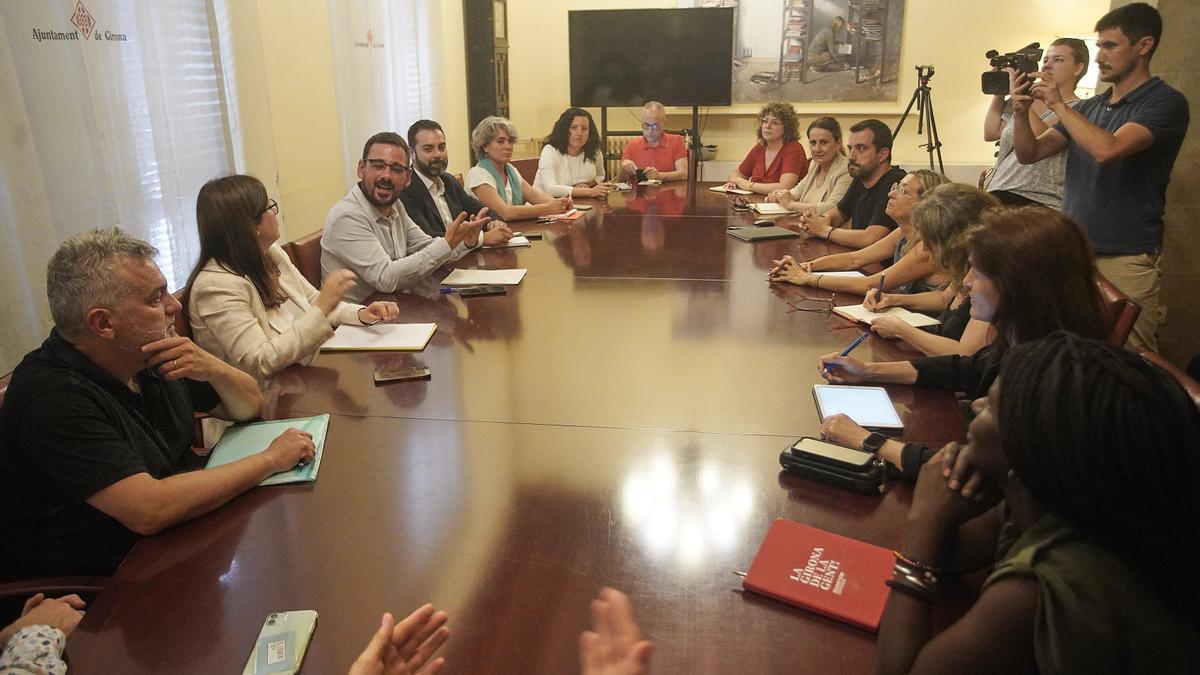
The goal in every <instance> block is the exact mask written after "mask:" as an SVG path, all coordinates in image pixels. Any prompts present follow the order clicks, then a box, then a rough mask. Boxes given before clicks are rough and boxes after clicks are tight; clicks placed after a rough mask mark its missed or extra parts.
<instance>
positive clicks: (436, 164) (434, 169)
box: [415, 159, 447, 178]
mask: <svg viewBox="0 0 1200 675" xmlns="http://www.w3.org/2000/svg"><path fill="white" fill-rule="evenodd" d="M415 161H416V164H417V171H420V172H421V173H423V174H425V175H426V176H429V177H430V178H436V177H437V176H440V175H442V173H444V172H445V171H446V165H447V162H446V160H444V159H431V160H429V162H428V163H426V162H422V161H421V160H420V159H417V160H415Z"/></svg>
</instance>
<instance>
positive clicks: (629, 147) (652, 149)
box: [621, 101, 688, 182]
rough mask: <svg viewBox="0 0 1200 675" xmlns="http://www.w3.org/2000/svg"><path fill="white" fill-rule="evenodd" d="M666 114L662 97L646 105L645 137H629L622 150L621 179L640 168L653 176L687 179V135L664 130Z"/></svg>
mask: <svg viewBox="0 0 1200 675" xmlns="http://www.w3.org/2000/svg"><path fill="white" fill-rule="evenodd" d="M666 117H667V111H666V110H665V109H664V108H663V104H661V103H659V102H658V101H650V102H648V103H646V105H644V106H642V137H641V138H635V139H633V140H632V141H629V143H627V144H626V145H625V150H624V151H622V152H621V180H629V177H630V176H632V175H633V173H634V172H635V171H637V170H638V169H643V170H644V171H645V172H646V178H649V179H657V180H661V181H664V182H665V181H669V180H687V177H688V153H687V145H686V144H684V142H683V136H680V135H679V134H668V133H666V132H664V131H663V121H664V120H665V119H666Z"/></svg>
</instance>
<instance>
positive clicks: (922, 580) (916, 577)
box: [892, 562, 938, 590]
mask: <svg viewBox="0 0 1200 675" xmlns="http://www.w3.org/2000/svg"><path fill="white" fill-rule="evenodd" d="M892 574H894V575H896V577H897V578H904V579H908V580H909V581H912V582H914V583H916V584H917V585H919V586H921V587H923V588H926V589H929V590H937V586H938V577H937V575H936V574H934V573H933V572H930V571H928V570H918V569H913V568H911V567H907V566H906V565H905V564H904V563H901V562H897V563H896V564H895V565H893V566H892Z"/></svg>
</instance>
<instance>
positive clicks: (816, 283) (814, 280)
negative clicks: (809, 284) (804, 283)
mask: <svg viewBox="0 0 1200 675" xmlns="http://www.w3.org/2000/svg"><path fill="white" fill-rule="evenodd" d="M823 276H825V275H824V274H818V275H817V278H816V279H813V286H816V287H817V288H821V277H823ZM822 290H824V289H822Z"/></svg>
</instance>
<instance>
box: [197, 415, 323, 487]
mask: <svg viewBox="0 0 1200 675" xmlns="http://www.w3.org/2000/svg"><path fill="white" fill-rule="evenodd" d="M288 429H299V430H301V431H307V432H308V433H310V434H312V437H313V444H314V445H315V446H316V448H317V451H316V454H315V455H314V456H313V461H312V463H310V464H307V465H305V466H303V467H299V468H294V469H289V470H288V471H283V472H280V473H277V474H275V475H273V476H268V477H267V478H266V479H265V480H263V482H261V483H259V485H283V484H285V483H311V482H313V481H315V480H316V479H317V472H318V471H320V470H321V456H322V454H323V453H324V449H325V433H326V432H327V431H328V430H329V413H325V414H323V415H315V416H313V417H297V418H295V419H288V420H267V421H265V422H250V423H246V424H235V425H233V426H231V427H229V428H228V429H226V430H225V433H224V434H222V435H221V440H219V441H217V445H216V447H214V448H213V450H212V452H211V453H209V455H208V464H207V465H206V466H205V467H204V468H205V469H214V468H216V467H218V466H224V465H226V464H232V463H233V462H236V461H238V460H240V459H245V458H247V457H249V456H251V455H257V454H258V453H260V452H262V451H264V450H266V449H267V446H269V445H271V442H272V441H274V440H275V439H276V438H278V437H279V434H282V433H283V432H285V431H287V430H288Z"/></svg>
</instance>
